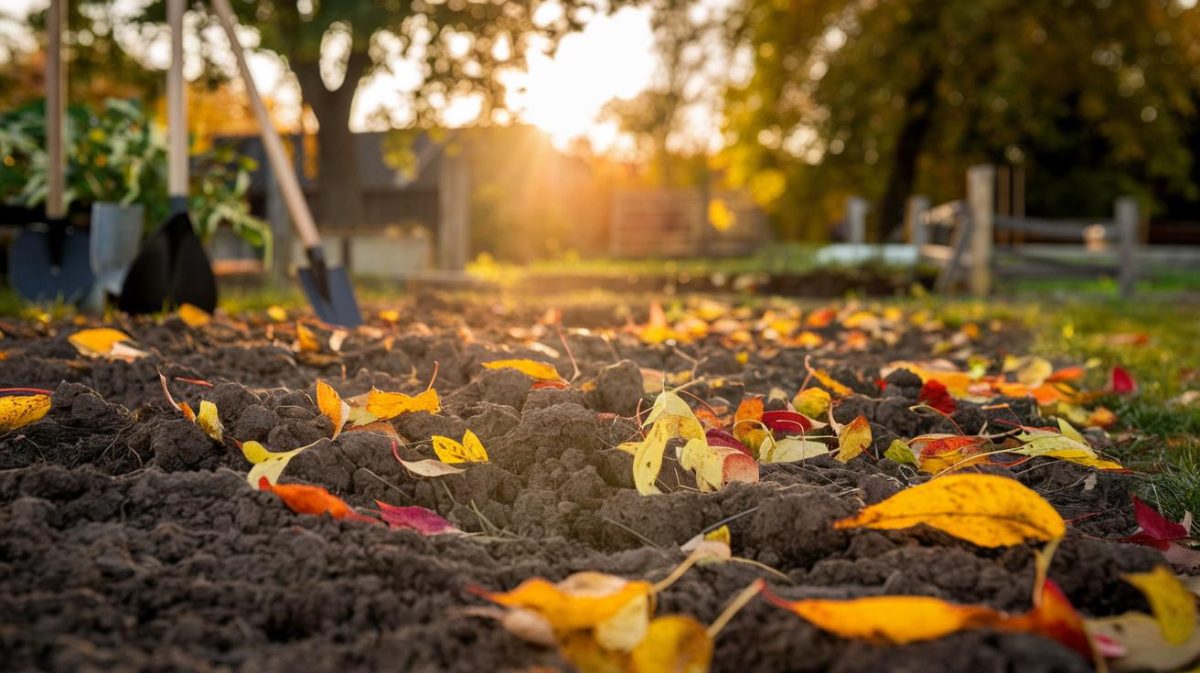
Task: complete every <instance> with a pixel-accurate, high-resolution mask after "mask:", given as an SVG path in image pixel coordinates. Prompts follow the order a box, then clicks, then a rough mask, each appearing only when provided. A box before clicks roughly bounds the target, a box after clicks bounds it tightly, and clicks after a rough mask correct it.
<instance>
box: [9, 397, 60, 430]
mask: <svg viewBox="0 0 1200 673" xmlns="http://www.w3.org/2000/svg"><path fill="white" fill-rule="evenodd" d="M49 412H50V396H49V395H10V396H8V397H0V432H8V431H9V430H16V429H17V428H20V427H24V426H26V425H29V424H30V423H32V422H34V421H37V420H40V419H41V418H42V417H43V416H45V415H46V414H47V413H49Z"/></svg>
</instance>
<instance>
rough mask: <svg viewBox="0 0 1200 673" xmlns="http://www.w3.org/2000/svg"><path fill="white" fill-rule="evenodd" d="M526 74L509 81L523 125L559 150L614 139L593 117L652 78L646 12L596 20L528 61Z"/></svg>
mask: <svg viewBox="0 0 1200 673" xmlns="http://www.w3.org/2000/svg"><path fill="white" fill-rule="evenodd" d="M528 64H529V70H528V72H527V73H519V74H515V75H513V76H512V77H511V78H510V81H509V82H508V86H509V94H508V104H509V107H510V108H511V109H513V110H515V111H517V116H518V118H519V119H521V120H522V121H525V122H528V123H530V124H533V125H534V126H537V127H538V128H541V129H542V130H544V131H545V132H546V133H548V134H549V135H550V137H551V139H552V140H553V141H554V143H555V145H557V146H559V147H564V146H566V145H567V143H569V142H570V141H571V140H573V139H576V138H580V137H584V138H587V139H588V140H589V141H591V143H592V146H593V147H595V148H596V149H598V150H607V149H609V148H610V147H611V146H612V145H613V143H614V142H615V141H616V138H617V133H616V128H615V126H614V125H613V124H611V123H603V122H601V121H600V120H599V119H598V117H599V113H600V110H601V108H603V107H604V104H605V103H607V102H608V101H609V100H611V99H613V98H631V97H633V96H635V95H637V93H638V92H639V91H641V90H643V89H645V88H646V86H647V85H648V84H649V83H650V79H651V77H652V76H653V74H654V68H655V58H654V36H653V35H652V33H651V32H650V23H649V20H648V18H647V15H646V12H645V10H639V9H633V8H626V9H622V10H620V11H618V12H617V13H615V14H613V15H612V16H599V17H596V18H595V19H594V20H592V21H591V22H589V23H588V25H587V27H586V28H585V29H584V30H583V31H582V32H581V33H578V34H575V35H569V36H567V37H566V38H564V39H563V40H562V42H560V43H559V47H558V50H557V52H555V54H554V55H553V56H547V55H546V54H544V53H541V52H534V53H531V54H530V55H529V57H528Z"/></svg>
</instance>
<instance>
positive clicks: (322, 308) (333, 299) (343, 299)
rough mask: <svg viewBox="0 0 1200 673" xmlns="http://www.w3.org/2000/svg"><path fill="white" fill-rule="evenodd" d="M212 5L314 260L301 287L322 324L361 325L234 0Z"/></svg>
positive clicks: (303, 273) (351, 290) (345, 277)
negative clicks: (268, 99) (253, 70)
mask: <svg viewBox="0 0 1200 673" xmlns="http://www.w3.org/2000/svg"><path fill="white" fill-rule="evenodd" d="M212 5H213V9H214V10H216V12H217V17H218V18H219V19H220V21H221V26H222V27H224V28H225V35H226V36H227V37H228V38H229V44H230V45H231V46H232V47H233V53H234V56H236V57H237V64H238V70H240V71H241V75H242V82H243V83H244V84H245V86H246V91H247V93H249V95H250V104H251V107H253V108H254V116H255V117H256V118H257V119H258V125H259V127H260V131H261V133H262V141H263V147H264V149H265V150H266V154H267V160H268V161H270V162H271V172H272V173H273V174H274V175H275V177H276V179H277V180H278V181H279V190H280V191H281V192H282V193H283V199H284V202H285V203H286V204H287V209H288V214H289V215H290V216H291V220H292V226H293V227H295V229H296V233H297V234H298V235H299V237H300V241H301V243H303V244H304V252H305V255H306V256H307V257H308V263H309V266H308V268H307V269H306V268H303V267H301V268H300V269H298V270H297V272H298V275H299V276H300V287H301V288H303V290H304V294H305V296H307V297H308V301H309V303H310V304H312V307H313V311H315V312H316V314H317V317H318V318H320V319H321V320H324V321H325V322H327V323H330V324H332V325H340V326H343V327H356V326H358V325H361V324H362V315H361V314H360V313H359V310H358V302H357V301H356V300H355V298H354V288H352V287H351V286H350V277H349V276H348V275H347V274H346V269H345V267H330V266H329V265H328V263H327V262H326V261H325V249H324V248H323V247H322V246H321V237H320V235H319V234H318V233H317V226H316V224H315V223H314V222H313V216H312V211H311V210H309V207H308V202H307V201H305V199H304V193H303V192H302V191H300V181H299V180H298V179H297V178H296V171H295V170H294V168H293V166H292V163H291V161H289V160H288V157H287V153H286V152H285V151H284V149H283V141H282V140H281V139H280V137H279V132H278V131H276V130H275V127H274V125H272V123H271V118H270V116H269V115H268V114H267V108H266V106H264V105H263V101H262V97H261V96H260V95H259V93H258V87H256V86H255V85H254V77H253V76H252V75H251V74H250V68H249V66H247V65H246V55H245V54H244V53H243V51H242V45H241V43H240V42H239V41H238V38H237V33H236V32H235V25H236V24H235V19H234V16H233V10H232V9H231V8H230V6H229V0H212Z"/></svg>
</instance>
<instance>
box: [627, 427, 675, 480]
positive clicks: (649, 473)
mask: <svg viewBox="0 0 1200 673" xmlns="http://www.w3.org/2000/svg"><path fill="white" fill-rule="evenodd" d="M671 436H672V434H671V432H670V430H669V429H668V426H667V424H664V423H655V424H654V426H653V427H651V428H650V431H649V432H647V433H646V438H645V439H643V440H642V442H641V443H640V444H638V445H637V448H636V450H635V452H634V454H633V484H634V486H636V487H637V490H638V493H641V494H642V495H653V494H655V493H661V492H662V491H660V490H658V487H657V486H655V485H654V482H655V481H656V480H657V479H658V473H659V471H660V470H662V461H663V451H664V450H666V448H667V442H668V441H670V439H671Z"/></svg>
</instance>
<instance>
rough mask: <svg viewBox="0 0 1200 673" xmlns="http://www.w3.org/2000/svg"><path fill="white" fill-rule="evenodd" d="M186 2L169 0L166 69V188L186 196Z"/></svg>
mask: <svg viewBox="0 0 1200 673" xmlns="http://www.w3.org/2000/svg"><path fill="white" fill-rule="evenodd" d="M183 3H184V0H167V25H168V26H169V27H170V30H171V66H170V67H169V68H168V69H167V137H168V140H169V142H170V146H169V150H170V151H169V152H168V155H167V191H168V193H169V194H170V195H171V196H187V193H188V147H187V136H188V128H187V108H185V107H184V96H185V95H186V94H185V92H184V88H183Z"/></svg>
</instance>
